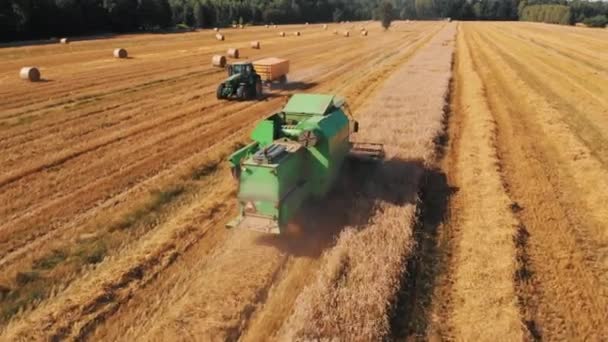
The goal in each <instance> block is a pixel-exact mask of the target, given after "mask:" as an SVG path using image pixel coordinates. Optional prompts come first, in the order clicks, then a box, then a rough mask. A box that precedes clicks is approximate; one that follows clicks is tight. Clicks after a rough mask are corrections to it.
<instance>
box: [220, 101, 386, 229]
mask: <svg viewBox="0 0 608 342" xmlns="http://www.w3.org/2000/svg"><path fill="white" fill-rule="evenodd" d="M343 107H344V103H343V101H341V100H338V99H336V98H335V97H334V96H333V95H320V94H297V95H293V96H292V97H291V98H290V100H289V101H288V103H287V104H286V105H285V107H284V108H283V109H282V110H281V111H279V112H277V113H275V114H272V115H270V116H269V117H267V118H266V119H265V120H262V121H260V122H259V123H258V124H257V126H256V127H255V128H254V130H253V132H252V134H251V139H252V140H253V142H251V143H250V144H249V145H247V146H245V147H243V148H241V149H239V150H238V151H236V152H235V153H233V154H232V155H231V156H230V158H229V162H230V164H231V168H232V174H233V176H234V177H235V178H236V179H237V180H238V182H239V184H238V193H237V198H238V202H239V215H238V216H237V217H236V218H235V219H234V220H233V221H232V222H231V223H230V224H229V226H230V227H244V228H248V229H253V230H258V231H262V232H267V233H277V234H278V233H281V232H283V231H285V228H286V226H287V224H288V223H289V222H290V221H291V220H292V219H293V217H294V216H295V214H296V213H297V212H298V210H299V209H300V208H301V206H302V205H303V203H304V202H305V201H306V200H308V199H313V198H322V197H323V196H324V195H325V194H326V193H327V192H328V191H329V190H330V188H331V187H332V185H333V183H334V181H335V179H336V177H337V176H338V174H339V171H340V168H341V166H342V164H343V162H344V160H345V158H346V157H347V156H348V155H349V154H353V155H356V156H362V155H363V156H366V157H367V158H371V159H377V158H382V156H383V151H382V147H381V146H380V145H377V144H366V145H365V147H360V148H358V147H357V146H354V145H353V144H352V143H351V142H350V140H349V136H350V133H351V132H353V131H357V129H358V124H357V122H355V121H353V120H349V117H348V116H347V114H346V113H345V110H344V109H343Z"/></svg>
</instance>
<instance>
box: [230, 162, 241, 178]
mask: <svg viewBox="0 0 608 342" xmlns="http://www.w3.org/2000/svg"><path fill="white" fill-rule="evenodd" d="M230 173H231V174H232V177H233V178H234V179H236V180H237V181H238V180H239V178H240V177H241V168H240V167H235V166H233V167H231V168H230Z"/></svg>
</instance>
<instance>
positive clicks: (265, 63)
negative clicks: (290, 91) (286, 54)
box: [253, 57, 289, 84]
mask: <svg viewBox="0 0 608 342" xmlns="http://www.w3.org/2000/svg"><path fill="white" fill-rule="evenodd" d="M253 68H254V69H255V72H256V73H257V74H258V75H260V77H261V79H262V82H264V83H266V84H270V83H272V82H275V81H278V82H280V83H286V82H287V73H289V60H288V59H283V58H276V57H270V58H264V59H260V60H257V61H254V62H253Z"/></svg>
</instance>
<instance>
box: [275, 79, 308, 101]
mask: <svg viewBox="0 0 608 342" xmlns="http://www.w3.org/2000/svg"><path fill="white" fill-rule="evenodd" d="M317 85H318V83H317V82H300V81H296V82H289V83H285V84H280V83H271V84H270V90H283V91H295V90H308V89H311V88H313V87H315V86H317ZM282 96H285V95H282V94H276V93H270V94H268V97H282Z"/></svg>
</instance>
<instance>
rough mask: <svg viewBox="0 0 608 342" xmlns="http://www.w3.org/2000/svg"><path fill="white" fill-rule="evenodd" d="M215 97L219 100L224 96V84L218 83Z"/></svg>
mask: <svg viewBox="0 0 608 342" xmlns="http://www.w3.org/2000/svg"><path fill="white" fill-rule="evenodd" d="M216 95H217V99H218V100H221V99H223V98H224V84H223V83H222V84H220V85H219V86H217V93H216Z"/></svg>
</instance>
